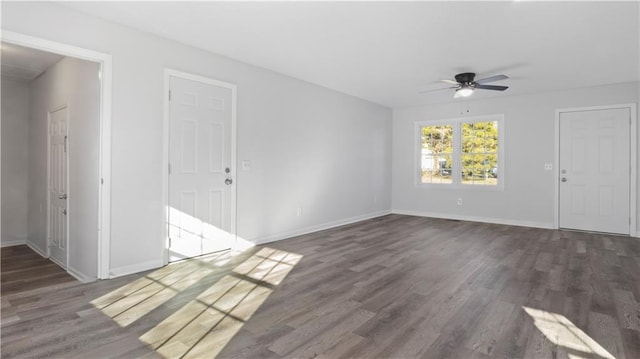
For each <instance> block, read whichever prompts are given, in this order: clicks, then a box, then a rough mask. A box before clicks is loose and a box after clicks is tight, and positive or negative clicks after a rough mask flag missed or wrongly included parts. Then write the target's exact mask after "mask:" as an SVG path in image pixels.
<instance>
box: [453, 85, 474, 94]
mask: <svg viewBox="0 0 640 359" xmlns="http://www.w3.org/2000/svg"><path fill="white" fill-rule="evenodd" d="M456 93H457V94H458V96H462V97H469V96H471V94H472V93H473V88H471V87H469V86H463V87H461V88H459V89H457V90H456Z"/></svg>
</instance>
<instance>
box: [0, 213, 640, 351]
mask: <svg viewBox="0 0 640 359" xmlns="http://www.w3.org/2000/svg"><path fill="white" fill-rule="evenodd" d="M0 259H1V260H2V263H1V265H0V268H1V270H2V272H1V273H0V274H1V276H0V290H1V293H0V294H1V295H0V311H1V327H2V328H1V329H2V332H1V338H0V339H1V341H2V345H1V355H2V357H3V358H39V357H43V358H44V357H53V358H106V357H113V358H159V357H185V358H186V357H196V358H201V357H212V356H217V357H220V358H251V359H253V358H284V357H287V358H311V357H321V358H332V359H333V358H430V359H431V358H435V359H439V358H465V359H466V358H482V359H488V358H535V359H539V358H566V359H568V358H570V357H571V358H576V357H580V358H599V359H602V358H608V357H609V356H611V357H616V358H618V359H620V358H640V300H639V299H640V240H638V239H637V238H629V237H620V236H610V235H604V234H594V233H581V232H574V231H558V230H547V229H540V228H526V227H512V226H503V225H497V224H486V223H473V222H464V221H453V220H444V219H431V218H421V217H411V216H403V215H388V216H383V217H379V218H375V219H372V220H368V221H363V222H359V223H353V224H349V225H346V226H342V227H337V228H332V229H330V230H326V231H321V232H317V233H311V234H307V235H302V236H297V237H294V238H291V239H287V240H283V241H278V242H274V243H269V244H267V245H263V246H257V247H255V248H251V249H249V250H247V251H245V252H243V253H231V252H223V253H217V254H213V255H211V256H205V257H200V258H194V259H191V260H186V261H182V262H179V263H175V264H172V265H170V266H167V267H164V268H161V269H158V270H155V271H149V272H145V273H138V274H134V275H130V276H126V277H120V278H116V279H112V280H105V281H97V282H94V283H88V284H82V283H79V282H77V281H75V280H74V279H73V278H72V277H70V276H68V275H67V274H66V273H65V272H64V271H63V270H61V269H60V268H59V267H57V266H56V265H54V264H52V263H51V262H50V261H48V260H46V259H44V258H41V257H40V256H39V255H37V254H36V253H34V252H33V251H31V249H29V248H28V247H26V246H16V247H7V248H2V250H1V251H0ZM43 273H46V274H43Z"/></svg>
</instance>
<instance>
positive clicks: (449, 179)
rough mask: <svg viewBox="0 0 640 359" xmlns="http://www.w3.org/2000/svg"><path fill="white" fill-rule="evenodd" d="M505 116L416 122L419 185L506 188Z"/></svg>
mask: <svg viewBox="0 0 640 359" xmlns="http://www.w3.org/2000/svg"><path fill="white" fill-rule="evenodd" d="M502 122H503V116H502V115H492V116H484V117H474V118H461V119H454V120H448V121H441V122H419V123H417V124H416V129H417V131H416V132H417V133H418V136H417V137H418V143H419V146H418V147H419V158H420V160H419V163H418V168H419V171H418V172H419V173H418V181H417V183H418V184H419V185H426V186H430V185H436V186H443V187H451V188H480V187H482V188H487V189H502V186H503V182H504V181H503V179H502V178H501V177H502V176H501V174H502V173H504V172H503V169H502V167H503V166H502V165H501V164H502V159H503V155H502V146H501V142H502V140H501V139H502V132H504V131H503V129H502Z"/></svg>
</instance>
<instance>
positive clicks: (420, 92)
mask: <svg viewBox="0 0 640 359" xmlns="http://www.w3.org/2000/svg"><path fill="white" fill-rule="evenodd" d="M455 88H458V87H457V86H456V87H443V88H439V89H433V90H424V91H419V92H418V93H419V94H423V93H429V92H436V91H442V90H450V89H455Z"/></svg>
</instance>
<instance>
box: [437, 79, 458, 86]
mask: <svg viewBox="0 0 640 359" xmlns="http://www.w3.org/2000/svg"><path fill="white" fill-rule="evenodd" d="M440 81H441V82H446V83H448V84H452V85H457V84H458V81H454V80H440Z"/></svg>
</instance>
